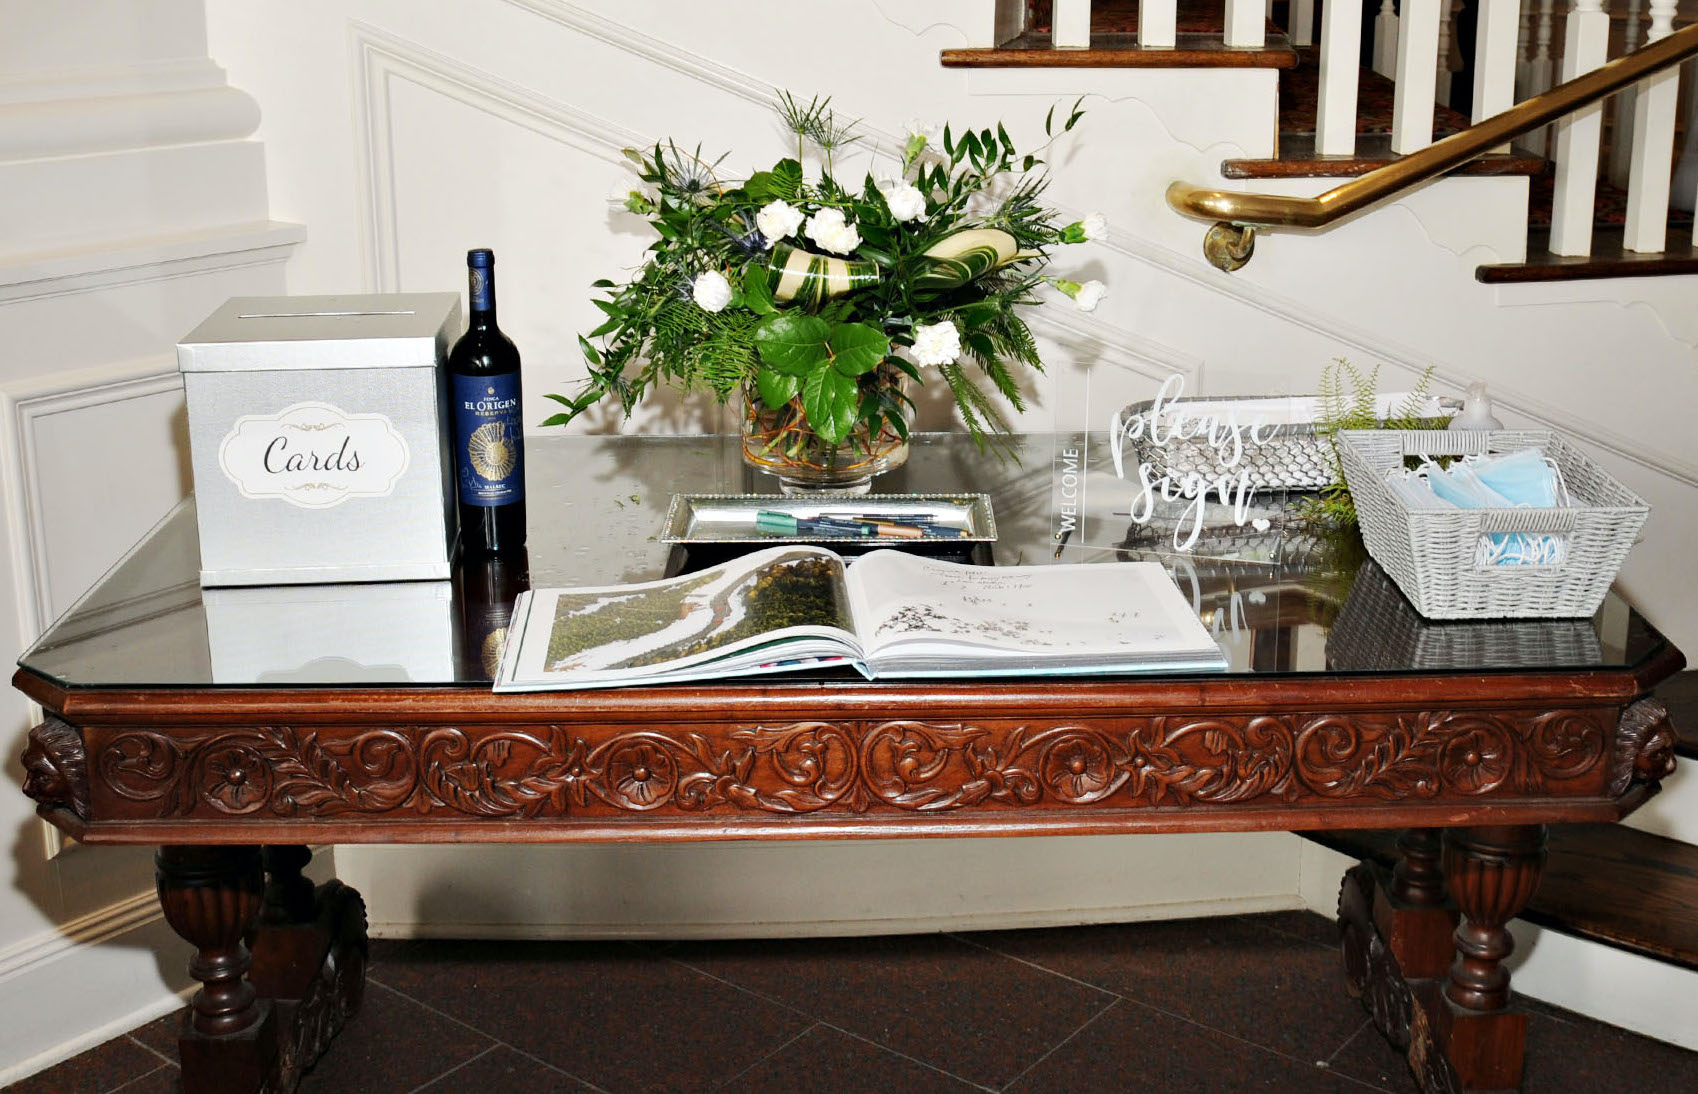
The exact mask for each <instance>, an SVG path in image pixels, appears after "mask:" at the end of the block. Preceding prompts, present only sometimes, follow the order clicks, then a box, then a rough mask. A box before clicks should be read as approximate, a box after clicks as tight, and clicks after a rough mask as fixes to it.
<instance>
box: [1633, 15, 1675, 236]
mask: <svg viewBox="0 0 1698 1094" xmlns="http://www.w3.org/2000/svg"><path fill="white" fill-rule="evenodd" d="M1674 9H1675V0H1651V30H1650V33H1649V34H1647V35H1646V38H1645V43H1646V44H1647V45H1649V44H1650V43H1652V42H1655V41H1656V40H1657V39H1659V38H1666V37H1668V36H1669V35H1670V34H1671V33H1673V31H1674ZM1679 92H1680V69H1679V68H1678V67H1677V68H1670V69H1666V70H1664V71H1662V72H1659V73H1657V74H1656V75H1655V76H1649V77H1647V78H1645V79H1643V80H1641V81H1639V86H1638V93H1637V94H1636V95H1635V96H1634V98H1633V154H1632V170H1631V173H1630V174H1629V176H1628V181H1627V224H1626V230H1625V232H1624V234H1623V241H1622V245H1623V246H1624V247H1626V248H1627V249H1628V250H1630V251H1647V252H1651V253H1656V252H1658V251H1661V250H1662V249H1663V247H1664V245H1665V244H1666V243H1667V242H1668V222H1669V168H1670V166H1671V164H1672V163H1673V160H1674V117H1675V106H1676V103H1677V101H1678V99H1679Z"/></svg>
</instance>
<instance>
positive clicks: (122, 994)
mask: <svg viewBox="0 0 1698 1094" xmlns="http://www.w3.org/2000/svg"><path fill="white" fill-rule="evenodd" d="M149 898H150V899H151V894H150V895H149ZM130 903H131V902H129V901H125V902H122V903H121V904H118V905H114V906H113V907H114V908H119V909H124V908H126V907H127V906H128V905H129V904H130ZM120 914H121V913H120ZM86 918H89V917H85V919H86ZM32 941H34V942H37V943H38V946H37V950H38V951H39V952H36V953H33V954H27V955H26V954H25V953H24V951H23V950H22V949H21V948H20V947H12V948H11V949H9V950H8V956H11V957H13V958H14V960H13V961H12V962H10V965H11V968H12V971H11V973H10V975H8V976H6V977H4V978H3V979H0V999H5V1000H6V1001H7V1005H6V1015H7V1017H6V1021H5V1022H3V1023H0V1088H4V1087H6V1086H7V1085H9V1084H11V1083H14V1082H17V1081H18V1080H19V1079H22V1078H23V1077H24V1076H26V1075H33V1074H35V1073H36V1072H37V1071H41V1070H43V1069H45V1068H49V1067H52V1066H53V1065H54V1064H57V1063H59V1062H61V1061H63V1060H68V1059H70V1058H71V1057H72V1056H75V1055H76V1054H77V1053H79V1052H83V1051H85V1050H87V1049H90V1048H93V1047H94V1046H96V1045H98V1044H101V1043H102V1042H104V1041H108V1040H111V1039H112V1038H113V1037H116V1036H118V1035H119V1034H122V1033H124V1032H126V1031H128V1030H131V1029H134V1028H135V1027H136V1026H139V1025H142V1024H143V1023H145V1022H150V1021H152V1020H153V1019H155V1018H158V1017H160V1016H161V1015H165V1014H169V1013H170V1012H171V1011H173V1010H175V1009H176V1008H177V1007H179V1006H181V1005H182V1001H183V997H184V996H185V995H186V994H187V993H188V991H189V989H190V988H191V987H193V984H192V983H191V981H190V980H189V973H188V954H187V953H186V952H185V945H184V943H183V941H182V940H181V939H179V938H178V937H177V936H176V935H175V934H174V933H172V931H171V928H170V927H169V926H167V925H166V923H165V921H164V920H163V919H162V918H160V917H159V915H158V914H157V911H156V912H155V913H154V914H153V915H151V916H145V917H142V918H140V919H139V921H134V922H131V923H130V925H129V926H128V927H126V928H124V929H119V930H114V931H109V932H104V933H102V934H100V936H99V940H98V941H88V940H84V941H74V940H73V941H66V940H63V939H61V938H60V936H59V935H57V934H50V935H46V936H41V937H40V938H39V939H36V940H32ZM26 956H27V957H28V959H24V958H25V957H26Z"/></svg>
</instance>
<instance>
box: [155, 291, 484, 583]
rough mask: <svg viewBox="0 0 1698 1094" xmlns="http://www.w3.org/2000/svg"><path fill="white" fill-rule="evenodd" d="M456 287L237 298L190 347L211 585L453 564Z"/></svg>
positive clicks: (400, 572)
mask: <svg viewBox="0 0 1698 1094" xmlns="http://www.w3.org/2000/svg"><path fill="white" fill-rule="evenodd" d="M460 326H461V323H460V298H459V295H458V294H456V293H392V294H385V295H375V296H280V297H236V298H235V299H232V300H230V301H228V302H226V303H225V304H224V306H223V307H221V308H219V309H218V310H217V311H215V312H213V313H212V315H211V316H209V317H208V318H207V320H206V321H205V322H204V323H202V324H201V325H200V326H198V327H196V328H195V329H194V330H193V331H192V332H190V333H189V334H188V335H187V336H186V337H184V339H183V340H182V342H181V343H179V344H178V346H177V364H178V367H180V368H181V369H182V372H183V389H184V392H185V394H186V396H187V399H188V408H189V447H190V453H191V459H192V463H193V465H194V477H195V496H196V502H197V508H198V510H199V513H200V556H201V571H200V578H201V584H203V585H270V584H296V583H318V582H349V581H405V580H418V579H443V578H447V577H448V576H449V562H450V560H451V557H452V551H453V547H454V536H455V532H456V527H455V506H454V477H453V470H454V469H453V453H452V438H451V436H450V430H451V426H450V424H449V419H448V417H447V404H446V401H445V399H444V398H443V392H444V388H445V385H446V383H447V369H446V365H445V362H446V360H447V355H448V348H449V346H450V344H451V343H452V341H453V339H454V338H456V337H457V336H458V335H459V333H460Z"/></svg>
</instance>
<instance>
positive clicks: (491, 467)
mask: <svg viewBox="0 0 1698 1094" xmlns="http://www.w3.org/2000/svg"><path fill="white" fill-rule="evenodd" d="M453 380H454V386H453V396H454V424H455V438H456V441H457V444H456V446H455V453H456V456H455V461H454V462H455V463H456V464H457V465H458V466H459V476H458V477H459V486H460V501H461V503H462V504H465V505H483V506H494V505H507V504H510V503H512V502H516V501H522V500H524V497H525V441H524V434H523V431H522V429H521V427H520V425H519V374H518V373H517V372H509V373H506V374H504V375H501V376H455V377H454V378H453Z"/></svg>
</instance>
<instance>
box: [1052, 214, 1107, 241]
mask: <svg viewBox="0 0 1698 1094" xmlns="http://www.w3.org/2000/svg"><path fill="white" fill-rule="evenodd" d="M1107 238H1108V218H1107V217H1105V216H1103V215H1102V214H1101V213H1092V214H1091V215H1089V216H1087V217H1086V218H1085V219H1084V220H1075V221H1074V222H1073V223H1072V224H1069V225H1068V226H1067V227H1065V228H1063V229H1062V230H1061V241H1062V242H1063V243H1084V242H1085V241H1086V240H1091V239H1095V240H1098V241H1101V240H1104V239H1107Z"/></svg>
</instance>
